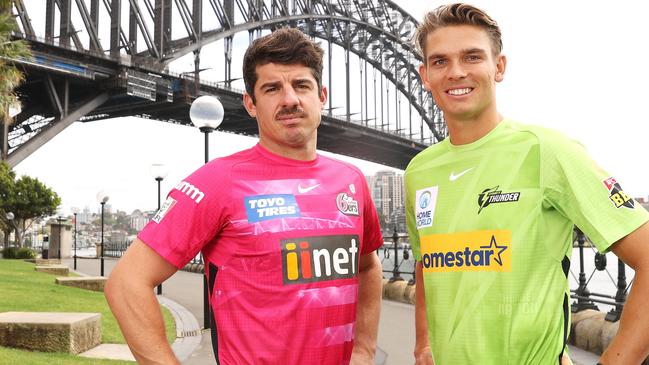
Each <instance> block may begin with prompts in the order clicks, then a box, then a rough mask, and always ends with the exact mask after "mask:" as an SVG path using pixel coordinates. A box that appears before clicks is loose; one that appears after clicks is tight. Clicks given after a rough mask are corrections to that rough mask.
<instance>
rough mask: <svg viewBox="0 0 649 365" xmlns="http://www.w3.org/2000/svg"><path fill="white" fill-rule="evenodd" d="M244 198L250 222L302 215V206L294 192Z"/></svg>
mask: <svg viewBox="0 0 649 365" xmlns="http://www.w3.org/2000/svg"><path fill="white" fill-rule="evenodd" d="M244 200H245V205H246V216H247V217H248V223H256V222H260V221H265V220H269V219H277V218H287V217H299V216H300V207H299V206H298V205H297V202H296V201H295V196H294V195H293V194H271V195H255V196H247V197H245V199H244Z"/></svg>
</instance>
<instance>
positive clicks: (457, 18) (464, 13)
mask: <svg viewBox="0 0 649 365" xmlns="http://www.w3.org/2000/svg"><path fill="white" fill-rule="evenodd" d="M451 25H474V26H476V27H480V28H482V29H484V30H485V32H487V34H488V35H489V38H490V39H491V46H492V48H493V49H492V51H493V53H494V55H498V54H500V52H501V51H502V49H503V41H502V35H501V33H500V27H498V23H496V21H495V20H493V19H492V18H491V17H490V16H489V15H487V13H485V12H484V11H483V10H481V9H478V8H476V7H475V6H472V5H469V4H463V3H455V4H449V5H442V6H440V7H438V8H436V9H435V10H433V11H430V12H428V13H427V14H426V15H425V16H424V21H423V22H422V23H421V24H420V25H419V27H418V28H417V32H416V33H415V36H414V41H415V46H416V47H417V51H418V52H419V54H420V55H421V56H422V58H424V62H426V38H427V37H428V35H429V34H431V33H432V32H434V31H435V30H437V29H439V28H443V27H448V26H451Z"/></svg>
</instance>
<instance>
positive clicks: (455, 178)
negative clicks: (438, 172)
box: [448, 167, 473, 181]
mask: <svg viewBox="0 0 649 365" xmlns="http://www.w3.org/2000/svg"><path fill="white" fill-rule="evenodd" d="M471 170H473V167H471V168H468V169H466V170H464V171H462V172H460V173H459V174H457V175H455V174H454V173H453V171H451V174H450V175H449V176H448V179H449V180H450V181H455V180H457V179H459V178H460V177H462V175H464V174H466V173H467V172H469V171H471Z"/></svg>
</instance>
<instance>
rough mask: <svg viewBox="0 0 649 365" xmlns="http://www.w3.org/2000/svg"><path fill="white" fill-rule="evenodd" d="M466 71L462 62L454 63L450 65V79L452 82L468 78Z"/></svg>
mask: <svg viewBox="0 0 649 365" xmlns="http://www.w3.org/2000/svg"><path fill="white" fill-rule="evenodd" d="M466 74H467V72H466V69H465V68H464V66H463V65H462V62H458V61H454V62H451V63H450V66H449V69H448V78H449V79H451V80H458V79H463V78H465V77H466Z"/></svg>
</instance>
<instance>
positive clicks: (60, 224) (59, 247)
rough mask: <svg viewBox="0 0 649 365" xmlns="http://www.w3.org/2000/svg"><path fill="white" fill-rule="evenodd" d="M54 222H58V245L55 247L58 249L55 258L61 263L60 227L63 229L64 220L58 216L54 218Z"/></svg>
mask: <svg viewBox="0 0 649 365" xmlns="http://www.w3.org/2000/svg"><path fill="white" fill-rule="evenodd" d="M56 221H57V222H59V244H58V246H57V247H58V249H57V253H56V256H57V258H58V259H59V261H61V246H62V244H61V227H63V222H64V221H65V218H63V216H58V217H56Z"/></svg>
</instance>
